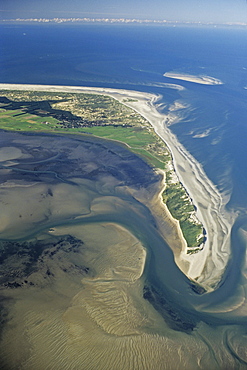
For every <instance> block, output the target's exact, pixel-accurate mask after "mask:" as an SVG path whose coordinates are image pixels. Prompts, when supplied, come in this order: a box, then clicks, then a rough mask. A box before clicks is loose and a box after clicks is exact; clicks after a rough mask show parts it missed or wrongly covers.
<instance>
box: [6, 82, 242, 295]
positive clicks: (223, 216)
mask: <svg viewBox="0 0 247 370" xmlns="http://www.w3.org/2000/svg"><path fill="white" fill-rule="evenodd" d="M167 77H168V76H167ZM0 89H2V90H33V91H51V92H71V93H73V92H74V93H80V92H81V93H92V94H104V95H109V96H111V97H113V98H115V99H117V100H118V101H120V102H121V103H123V104H126V105H127V106H129V107H131V108H133V109H134V110H136V111H137V112H139V113H140V114H141V115H142V116H144V117H145V118H146V119H147V120H148V121H149V122H150V124H151V125H152V126H153V128H154V130H155V132H156V133H157V135H159V136H160V138H161V139H162V140H164V142H165V143H166V144H167V145H168V147H169V149H170V151H171V153H172V157H173V164H174V168H175V171H176V174H177V176H178V178H179V180H180V181H181V182H182V183H183V185H184V187H185V188H186V190H187V192H188V193H189V195H190V197H191V199H192V201H193V204H194V205H195V206H196V208H197V217H198V219H199V220H200V221H201V222H202V224H203V226H204V228H205V230H206V236H207V240H206V243H205V247H204V249H203V251H201V252H199V253H197V254H193V255H188V254H186V253H185V250H181V253H180V254H176V255H175V260H176V263H177V265H178V266H179V267H180V269H181V270H182V271H183V272H184V273H185V274H186V275H187V276H188V277H189V278H191V279H196V280H197V281H198V282H199V283H200V284H202V285H203V286H204V287H205V288H207V289H208V290H211V289H212V288H213V287H214V286H215V285H216V284H217V282H218V281H219V279H220V277H221V275H222V273H223V272H224V269H225V267H226V264H227V261H228V259H229V256H230V231H231V226H232V224H233V222H234V219H235V215H233V214H229V213H227V212H226V210H225V209H224V202H223V198H222V196H221V194H220V193H219V192H218V191H217V189H216V187H215V186H214V184H213V183H212V182H211V181H210V180H209V179H208V178H207V176H206V174H205V172H204V170H203V168H202V166H201V165H200V163H198V162H197V161H196V160H195V159H194V158H193V157H192V156H191V155H190V153H188V151H187V150H186V149H185V148H184V147H183V146H182V145H181V144H180V143H179V142H178V140H177V138H176V137H175V135H173V134H172V132H171V131H170V129H169V128H168V127H167V126H166V124H165V122H166V119H167V116H166V115H164V114H161V113H159V112H158V111H157V109H156V108H155V103H156V102H157V101H158V100H159V98H160V97H159V96H156V95H153V94H149V93H142V92H137V91H128V90H116V89H107V88H92V87H76V86H50V85H17V84H0ZM129 99H133V101H131V100H129ZM173 114H174V119H176V111H174V112H173ZM160 202H161V200H160ZM163 207H165V206H164V205H163Z"/></svg>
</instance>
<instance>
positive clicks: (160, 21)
mask: <svg viewBox="0 0 247 370" xmlns="http://www.w3.org/2000/svg"><path fill="white" fill-rule="evenodd" d="M8 22H9V23H13V22H14V23H32V24H50V23H51V24H64V23H68V24H125V25H151V26H152V25H161V26H172V27H174V26H178V27H179V26H182V27H192V26H194V27H239V28H246V27H247V23H245V22H225V23H215V22H199V21H198V22H197V21H194V22H193V21H184V22H183V21H177V20H168V19H138V18H91V17H83V18H74V17H71V18H58V17H56V18H14V19H13V18H11V19H2V20H0V24H1V23H2V24H4V23H8Z"/></svg>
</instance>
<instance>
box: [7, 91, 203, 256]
mask: <svg viewBox="0 0 247 370" xmlns="http://www.w3.org/2000/svg"><path fill="white" fill-rule="evenodd" d="M126 101H128V99H127V100H126ZM131 101H134V100H131ZM135 101H136V100H135ZM0 129H4V130H13V131H36V132H52V133H67V134H69V133H73V134H74V133H77V134H84V135H85V134H87V135H95V136H98V137H102V138H105V139H108V140H115V141H119V142H121V143H123V144H125V145H127V146H128V148H129V150H131V151H132V152H134V153H136V154H137V155H139V156H141V157H142V158H143V159H144V160H145V161H147V162H148V163H149V164H150V165H151V166H153V167H155V168H160V169H162V170H165V171H166V189H165V191H164V193H163V200H164V203H166V205H167V207H168V209H169V211H170V213H171V215H172V216H173V217H174V218H175V219H177V220H178V221H179V224H180V227H181V230H182V232H183V235H184V238H185V240H186V242H187V246H188V249H187V253H196V252H198V251H199V250H201V249H202V248H203V242H204V239H205V237H204V236H203V226H202V224H201V223H199V222H198V220H197V219H196V217H195V209H194V206H193V204H192V201H191V199H190V198H189V196H188V194H187V192H186V190H185V189H184V187H183V186H182V185H181V184H180V183H179V181H178V180H176V181H174V179H173V180H172V178H173V176H172V172H173V171H174V170H171V163H172V158H171V154H170V152H169V150H168V148H167V146H166V145H165V143H164V142H163V141H162V140H161V139H160V138H159V137H158V136H157V135H156V134H155V132H154V130H153V128H152V127H151V125H150V123H149V122H148V121H147V120H146V119H145V118H144V117H142V116H141V115H140V114H139V113H137V112H136V111H134V110H133V109H131V108H129V107H127V106H126V105H124V104H121V103H119V102H118V101H117V100H115V99H113V98H111V97H109V96H107V95H96V94H85V93H80V94H78V93H58V92H43V91H19V90H18V91H13V90H11V91H6V90H2V91H0Z"/></svg>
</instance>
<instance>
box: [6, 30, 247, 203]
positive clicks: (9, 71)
mask: <svg viewBox="0 0 247 370" xmlns="http://www.w3.org/2000/svg"><path fill="white" fill-rule="evenodd" d="M1 34H2V37H1V41H0V42H1V54H0V82H2V83H4V82H5V83H33V84H55V85H78V86H95V87H97V86H98V87H101V86H103V87H112V88H119V89H133V90H140V91H146V92H153V93H158V94H161V95H162V96H163V101H164V106H163V111H164V112H165V111H166V107H167V103H172V102H173V101H174V100H178V99H179V100H181V102H182V103H183V104H185V105H186V107H187V108H186V109H182V110H180V111H178V113H179V114H180V116H181V117H182V119H181V120H180V122H179V123H177V124H174V125H172V126H171V127H170V128H171V130H172V131H173V132H174V133H175V134H176V135H177V137H178V139H179V141H180V142H181V143H182V144H183V145H184V146H185V147H186V148H187V150H188V151H189V152H191V154H192V155H193V156H194V157H195V158H196V159H197V160H198V161H199V162H200V163H202V165H203V167H204V169H205V171H206V173H207V175H208V176H209V178H210V179H211V180H212V181H213V182H214V183H215V184H216V185H217V186H218V188H219V190H220V191H221V192H224V193H225V194H227V196H229V197H230V198H229V203H228V206H229V207H231V208H234V209H236V208H237V209H239V208H240V209H241V210H243V209H244V210H245V208H246V207H247V165H246V160H247V155H246V151H247V150H246V142H247V41H246V40H247V30H246V29H241V28H239V29H236V28H235V29H234V28H203V27H190V28H189V27H186V28H184V27H161V26H148V27H147V26H140V25H139V26H130V25H128V26H126V25H124V26H119V25H111V26H109V25H80V26H79V25H73V26H72V25H61V24H59V25H46V24H42V25H4V26H3V25H1ZM165 72H179V73H188V74H191V75H199V74H203V75H208V76H212V77H214V78H217V79H220V80H221V81H222V82H223V85H214V86H211V85H199V84H196V83H191V82H186V81H181V80H174V79H171V78H167V77H164V76H163V74H164V73H165ZM166 83H172V84H179V85H181V86H183V87H185V90H183V91H178V90H174V89H170V88H167V87H165V86H164V84H166ZM159 103H161V102H159Z"/></svg>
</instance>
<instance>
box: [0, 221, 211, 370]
mask: <svg viewBox="0 0 247 370" xmlns="http://www.w3.org/2000/svg"><path fill="white" fill-rule="evenodd" d="M68 232H70V234H71V235H73V236H75V237H76V238H79V237H81V238H82V239H83V240H84V244H83V247H82V249H83V250H82V251H81V252H80V253H79V254H83V259H84V260H86V262H87V264H88V265H90V266H93V268H94V273H93V276H91V277H90V276H86V277H83V278H82V279H81V282H80V284H78V276H75V277H74V279H73V277H72V278H71V276H70V277H68V276H66V275H65V274H64V275H62V274H61V271H60V276H59V280H58V279H56V280H55V281H53V282H52V284H51V286H47V287H45V288H43V289H42V290H36V289H34V290H33V291H31V292H27V291H24V292H23V294H20V295H17V297H16V303H15V307H14V311H12V312H14V313H15V315H14V317H15V318H14V319H13V321H14V322H15V323H16V325H17V330H16V327H15V326H14V327H13V322H12V325H10V328H9V329H8V330H7V331H6V334H5V335H4V337H3V348H4V351H3V358H4V359H5V361H6V362H7V363H11V368H22V369H37V370H39V369H40V370H42V369H46V368H47V369H48V368H51V369H79V368H83V369H109V368H111V369H170V368H173V369H180V368H181V364H183V366H184V365H186V366H187V367H188V368H191V369H192V368H198V366H197V364H196V362H195V361H194V359H193V356H191V354H192V353H191V351H192V352H194V353H195V354H196V353H197V352H199V351H200V353H201V352H205V353H206V350H207V349H206V346H205V345H202V344H201V343H200V344H197V342H196V340H195V338H193V337H189V336H187V335H186V334H180V335H179V336H177V335H176V336H174V334H173V331H172V330H171V329H169V328H167V327H166V325H165V323H164V322H163V320H162V319H161V317H160V316H159V315H158V314H157V312H155V310H154V309H153V308H152V306H151V305H150V304H149V303H148V302H147V301H145V300H144V299H143V297H142V289H143V283H144V282H143V267H144V264H145V259H146V252H145V249H144V248H143V246H142V245H141V243H140V242H139V241H138V240H137V239H136V238H135V237H134V236H133V235H131V233H130V232H128V231H127V230H126V229H124V228H122V227H120V226H118V225H115V224H93V225H86V226H81V225H80V226H76V227H69V228H57V229H56V230H55V231H53V233H55V234H56V235H60V234H61V235H63V234H64V233H68ZM60 257H61V256H60ZM54 262H56V261H54ZM51 270H52V267H51ZM52 271H56V268H55V270H54V269H53V270H52ZM56 274H58V271H57V272H56ZM76 290H77V291H78V292H77V294H74V292H75V291H76ZM19 317H22V320H21V322H20V321H19ZM165 333H166V335H164V334H165ZM13 334H14V336H13ZM179 337H180V339H179ZM13 338H14V340H13ZM17 344H18V346H17ZM188 345H189V347H190V356H188V353H187V348H188ZM174 356H176V357H178V359H177V361H176V364H174ZM200 356H201V354H200ZM20 364H21V366H20ZM19 366H20V367H19Z"/></svg>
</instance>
